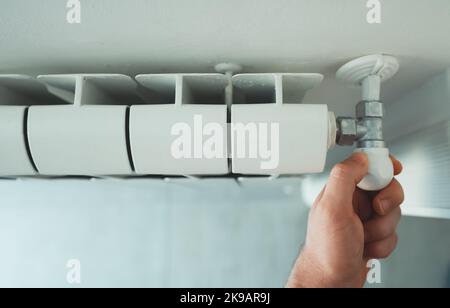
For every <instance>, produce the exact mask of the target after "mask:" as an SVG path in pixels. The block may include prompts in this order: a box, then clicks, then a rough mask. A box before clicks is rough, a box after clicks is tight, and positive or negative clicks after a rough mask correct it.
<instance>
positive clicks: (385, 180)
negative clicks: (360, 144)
mask: <svg viewBox="0 0 450 308" xmlns="http://www.w3.org/2000/svg"><path fill="white" fill-rule="evenodd" d="M355 152H363V153H366V154H367V158H368V159H369V172H368V174H367V176H366V177H365V178H364V179H363V180H362V181H361V182H360V183H359V184H358V187H359V188H361V189H362V190H366V191H379V190H382V189H383V188H385V187H387V186H388V185H389V184H390V183H391V182H392V179H393V178H394V166H393V164H392V160H391V158H390V157H389V149H387V148H362V149H356V150H355Z"/></svg>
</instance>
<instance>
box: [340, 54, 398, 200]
mask: <svg viewBox="0 0 450 308" xmlns="http://www.w3.org/2000/svg"><path fill="white" fill-rule="evenodd" d="M398 69H399V64H398V61H397V60H396V59H395V58H394V57H391V56H386V55H371V56H366V57H362V58H358V59H356V60H353V61H351V62H349V63H347V64H345V65H344V66H343V67H341V68H340V69H339V70H338V72H337V78H338V79H340V80H344V81H346V82H349V83H351V84H352V85H356V86H360V87H361V88H362V101H361V102H360V103H358V104H357V105H356V117H354V118H352V117H340V118H337V120H336V126H337V135H336V144H338V145H341V146H352V145H354V144H355V143H356V150H355V152H364V153H366V154H367V156H368V159H369V172H368V175H367V176H366V177H365V178H364V179H363V180H362V181H361V182H360V183H359V184H358V187H359V188H361V189H364V190H367V191H378V190H381V189H383V188H385V187H386V186H388V185H389V184H390V182H391V181H392V179H393V177H394V170H393V166H392V161H391V160H390V157H389V150H388V148H387V147H386V144H385V141H384V136H383V117H384V115H385V112H384V105H383V103H382V102H381V99H380V89H381V83H382V82H383V81H386V80H388V79H390V78H391V77H393V76H394V75H395V74H396V73H397V71H398Z"/></svg>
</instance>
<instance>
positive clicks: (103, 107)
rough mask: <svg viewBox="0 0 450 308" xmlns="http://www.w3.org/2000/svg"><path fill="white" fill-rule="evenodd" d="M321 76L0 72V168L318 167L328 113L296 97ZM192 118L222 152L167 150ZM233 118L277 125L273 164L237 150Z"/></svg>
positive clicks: (27, 171) (120, 172) (170, 170)
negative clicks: (209, 128) (217, 138)
mask: <svg viewBox="0 0 450 308" xmlns="http://www.w3.org/2000/svg"><path fill="white" fill-rule="evenodd" d="M322 79H323V76H322V75H320V74H240V75H236V76H234V77H232V78H231V77H230V76H227V75H224V74H146V75H138V76H136V77H135V78H132V77H129V76H125V75H119V74H77V75H42V76H39V77H37V78H32V77H29V76H22V75H1V76H0V144H1V147H0V176H1V177H20V176H50V177H52V176H57V177H59V176H120V177H122V176H125V177H127V176H145V175H158V176H159V175H161V176H211V175H214V176H216V175H217V176H229V175H233V174H234V175H242V174H244V175H272V176H273V175H281V174H303V173H316V172H321V171H323V169H324V166H325V160H326V153H327V150H328V149H329V147H330V146H331V145H332V144H333V142H334V139H333V138H332V137H331V138H330V127H329V126H330V123H332V121H330V113H329V112H328V108H327V106H326V105H308V104H301V103H302V102H303V98H304V96H305V94H306V92H307V91H308V90H309V89H311V88H313V87H315V86H317V85H319V84H320V83H321V81H322ZM198 118H200V119H201V121H202V123H216V124H218V125H220V126H221V127H222V128H223V132H224V133H223V135H224V136H222V137H223V138H222V139H223V144H221V148H223V152H224V155H223V156H221V157H204V156H202V155H200V156H198V155H197V156H196V155H194V156H193V157H192V158H191V159H180V158H179V157H174V156H173V155H171V152H170V151H171V147H172V146H173V133H174V132H173V126H174V123H185V124H187V125H188V126H189V127H191V128H193V130H195V128H196V125H197V123H196V119H198ZM235 123H239V124H242V125H247V124H249V123H268V124H269V125H270V124H271V123H276V124H277V125H279V146H278V148H279V153H277V155H278V156H279V157H278V158H277V159H278V164H276V165H274V166H272V167H271V168H260V163H261V162H260V160H261V159H260V158H255V157H252V156H250V157H247V156H242V157H241V156H239V153H240V149H239V148H237V146H236V142H235V140H234V139H235V138H233V136H234V135H233V134H232V131H231V128H230V124H231V127H232V126H233V124H235ZM202 132H203V133H204V131H203V130H202ZM195 133H196V131H194V132H193V134H195ZM331 135H332V134H331ZM271 140H272V139H271ZM305 140H308V144H307V145H305ZM277 142H278V141H277ZM266 146H267V145H266Z"/></svg>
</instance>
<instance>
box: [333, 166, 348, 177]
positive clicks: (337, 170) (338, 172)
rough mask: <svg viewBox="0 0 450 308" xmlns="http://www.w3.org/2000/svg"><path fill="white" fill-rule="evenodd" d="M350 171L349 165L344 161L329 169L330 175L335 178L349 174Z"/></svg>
mask: <svg viewBox="0 0 450 308" xmlns="http://www.w3.org/2000/svg"><path fill="white" fill-rule="evenodd" d="M351 172H352V171H351V168H350V166H348V165H346V164H344V163H339V164H337V165H336V166H334V167H333V169H332V170H331V175H332V176H333V177H336V178H343V177H346V176H348V175H349V174H351Z"/></svg>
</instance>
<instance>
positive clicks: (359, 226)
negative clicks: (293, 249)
mask: <svg viewBox="0 0 450 308" xmlns="http://www.w3.org/2000/svg"><path fill="white" fill-rule="evenodd" d="M391 159H392V163H393V165H394V172H395V175H398V174H399V173H400V172H401V171H402V165H401V164H400V162H399V161H397V160H396V159H395V158H393V157H391ZM367 171H368V160H367V156H366V154H364V153H354V154H353V155H352V156H351V157H350V158H348V159H347V160H345V161H344V162H342V163H340V164H338V165H336V166H335V167H334V168H333V170H332V172H331V175H330V178H329V180H328V184H327V185H326V187H325V188H324V189H323V191H322V192H321V193H320V194H319V196H318V197H317V199H316V201H315V202H314V205H313V207H312V209H311V212H310V217H309V223H308V233H307V237H306V242H305V246H304V248H303V251H302V252H301V254H300V256H299V258H298V260H297V262H296V264H295V266H294V269H293V271H292V274H291V277H290V278H289V281H288V284H287V287H363V286H364V284H365V281H366V276H367V273H368V268H367V263H368V261H369V260H371V259H383V258H387V257H388V256H389V255H390V254H391V253H392V252H393V251H394V249H395V247H396V245H397V241H398V238H397V233H396V229H397V225H398V223H399V221H400V217H401V210H400V205H401V203H403V200H404V194H403V189H402V187H401V185H400V184H399V183H398V182H397V180H395V179H394V180H393V181H392V182H391V184H390V185H389V186H388V187H386V188H385V189H383V190H382V191H380V192H378V193H377V192H366V191H363V190H360V189H359V188H357V187H356V185H357V184H358V183H359V182H360V181H361V180H362V179H363V178H364V176H365V175H366V174H367Z"/></svg>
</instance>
